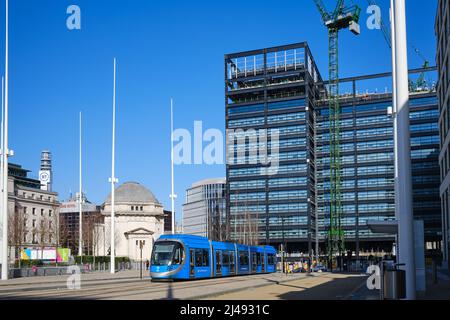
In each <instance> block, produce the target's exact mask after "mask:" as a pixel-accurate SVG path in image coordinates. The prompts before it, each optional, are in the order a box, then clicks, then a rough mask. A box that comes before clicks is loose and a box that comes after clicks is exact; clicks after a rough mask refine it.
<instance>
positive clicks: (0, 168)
mask: <svg viewBox="0 0 450 320" xmlns="http://www.w3.org/2000/svg"><path fill="white" fill-rule="evenodd" d="M4 102H5V78H4V77H3V76H2V123H1V126H0V130H1V133H0V136H1V138H0V139H1V142H0V150H1V152H3V142H4V141H3V122H4V108H5V104H4ZM0 177H3V156H1V154H0ZM0 198H1V199H3V178H0ZM1 208H3V201H0V212H3V211H1ZM2 221H3V216H2V215H1V216H0V222H2ZM0 244H1V248H0V252H1V253H2V255H1V257H2V259H3V254H4V253H3V236H2V237H1V241H0Z"/></svg>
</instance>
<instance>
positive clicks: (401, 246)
mask: <svg viewBox="0 0 450 320" xmlns="http://www.w3.org/2000/svg"><path fill="white" fill-rule="evenodd" d="M391 18H392V20H393V21H392V28H393V31H394V32H393V33H392V38H393V46H392V48H393V52H392V56H393V63H392V64H393V82H394V86H393V92H394V94H393V99H394V100H395V101H394V103H393V105H394V108H395V109H394V112H393V114H394V128H395V134H394V144H395V148H394V150H395V159H396V160H395V212H396V218H397V220H398V240H399V241H398V260H397V262H398V263H400V264H404V267H402V268H403V269H404V271H405V273H406V298H407V299H408V300H414V299H415V298H416V282H415V273H416V270H415V258H414V227H413V221H414V216H413V208H412V204H413V198H412V174H411V133H410V108H409V87H408V85H409V82H408V52H407V36H406V7H405V0H392V1H391Z"/></svg>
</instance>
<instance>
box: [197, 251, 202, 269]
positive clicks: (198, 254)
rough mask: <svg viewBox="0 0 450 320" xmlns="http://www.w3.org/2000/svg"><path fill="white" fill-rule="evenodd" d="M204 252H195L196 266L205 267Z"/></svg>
mask: <svg viewBox="0 0 450 320" xmlns="http://www.w3.org/2000/svg"><path fill="white" fill-rule="evenodd" d="M202 260H203V251H202V250H195V266H196V267H201V266H203V261H202Z"/></svg>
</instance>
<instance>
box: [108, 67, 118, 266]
mask: <svg viewBox="0 0 450 320" xmlns="http://www.w3.org/2000/svg"><path fill="white" fill-rule="evenodd" d="M116 66H117V65H116V58H114V85H113V116H112V160H111V178H109V182H111V238H110V241H111V255H110V257H111V262H110V272H111V274H114V273H116V256H115V232H116V231H115V221H114V220H115V212H114V211H115V184H116V183H117V182H118V180H117V178H116V176H115V175H116V173H115V155H116Z"/></svg>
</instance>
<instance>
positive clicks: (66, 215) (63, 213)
mask: <svg viewBox="0 0 450 320" xmlns="http://www.w3.org/2000/svg"><path fill="white" fill-rule="evenodd" d="M78 199H79V193H77V194H76V195H75V196H73V197H71V198H70V199H69V200H67V201H64V202H62V203H61V207H60V209H59V240H60V244H61V246H63V247H64V248H68V249H70V250H71V252H72V254H74V255H76V254H78V247H79V239H80V238H79V235H80V208H79V200H78ZM81 208H82V210H81V211H82V229H81V230H82V231H81V235H82V238H81V239H82V241H83V254H87V255H93V254H97V252H96V251H97V248H96V246H95V241H94V237H95V236H96V234H95V229H94V227H95V225H96V224H99V223H103V221H104V217H103V215H102V214H101V212H100V211H101V207H100V206H97V205H96V204H94V203H91V202H90V201H89V200H87V198H86V196H85V195H84V194H83V197H82V207H81Z"/></svg>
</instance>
